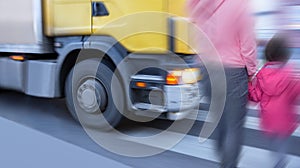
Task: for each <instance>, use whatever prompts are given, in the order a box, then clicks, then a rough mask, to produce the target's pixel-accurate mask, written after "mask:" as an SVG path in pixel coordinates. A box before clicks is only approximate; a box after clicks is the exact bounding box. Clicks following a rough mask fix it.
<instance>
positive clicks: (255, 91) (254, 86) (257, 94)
mask: <svg viewBox="0 0 300 168" xmlns="http://www.w3.org/2000/svg"><path fill="white" fill-rule="evenodd" d="M248 91H249V100H251V101H254V102H260V101H261V97H262V93H263V92H262V89H261V87H260V85H259V82H258V81H257V77H254V79H253V80H252V81H249V82H248Z"/></svg>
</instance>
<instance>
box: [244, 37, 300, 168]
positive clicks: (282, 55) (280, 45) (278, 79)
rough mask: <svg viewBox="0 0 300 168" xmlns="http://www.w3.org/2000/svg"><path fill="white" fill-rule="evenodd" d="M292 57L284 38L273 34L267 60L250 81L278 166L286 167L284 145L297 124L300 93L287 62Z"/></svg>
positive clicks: (250, 91)
mask: <svg viewBox="0 0 300 168" xmlns="http://www.w3.org/2000/svg"><path fill="white" fill-rule="evenodd" d="M289 56H290V53H289V51H288V49H287V48H286V46H285V40H284V39H283V38H281V37H279V36H275V37H273V38H272V39H271V40H270V42H269V43H268V45H267V47H266V50H265V57H266V60H267V63H266V64H265V65H264V66H263V68H262V69H261V70H260V71H259V72H258V74H257V75H256V76H255V77H254V79H253V80H252V81H251V82H249V98H250V100H252V101H255V102H260V107H261V111H260V117H261V127H262V129H263V130H264V133H265V135H266V137H267V138H268V139H269V140H270V145H271V146H270V147H271V148H274V147H275V149H274V150H276V151H277V152H278V153H277V156H276V158H275V161H276V165H275V167H284V164H286V163H285V161H284V148H285V145H286V140H287V138H288V137H289V136H290V135H291V134H292V133H293V132H294V130H295V129H296V127H297V125H296V122H297V115H296V111H295V110H296V109H295V106H294V104H295V100H296V98H297V96H298V94H299V92H300V85H299V81H297V80H296V79H295V78H294V77H293V74H292V68H291V67H290V66H289V65H287V64H286V62H287V61H288V59H289Z"/></svg>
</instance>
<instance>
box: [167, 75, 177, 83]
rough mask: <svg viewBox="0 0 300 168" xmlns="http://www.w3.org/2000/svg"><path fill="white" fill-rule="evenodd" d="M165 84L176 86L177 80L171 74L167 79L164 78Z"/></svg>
mask: <svg viewBox="0 0 300 168" xmlns="http://www.w3.org/2000/svg"><path fill="white" fill-rule="evenodd" d="M166 83H167V84H168V85H177V84H178V79H177V77H176V76H174V75H173V74H168V75H167V78H166Z"/></svg>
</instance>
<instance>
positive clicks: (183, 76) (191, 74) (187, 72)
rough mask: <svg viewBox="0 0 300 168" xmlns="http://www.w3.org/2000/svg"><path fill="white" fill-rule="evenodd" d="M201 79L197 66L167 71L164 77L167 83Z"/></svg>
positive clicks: (177, 83)
mask: <svg viewBox="0 0 300 168" xmlns="http://www.w3.org/2000/svg"><path fill="white" fill-rule="evenodd" d="M200 79H201V74H200V69H199V68H187V69H182V70H173V71H169V73H168V75H167V77H166V83H167V84H168V85H179V84H193V83H196V82H198V81H199V80H200Z"/></svg>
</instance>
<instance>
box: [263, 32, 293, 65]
mask: <svg viewBox="0 0 300 168" xmlns="http://www.w3.org/2000/svg"><path fill="white" fill-rule="evenodd" d="M290 55H291V53H290V50H289V48H288V47H287V41H286V39H285V38H284V37H283V36H282V35H279V34H276V35H275V36H274V37H273V38H272V39H271V40H270V41H269V42H268V44H267V46H266V48H265V57H266V59H267V61H270V62H272V61H279V62H286V61H288V60H289V58H290Z"/></svg>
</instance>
